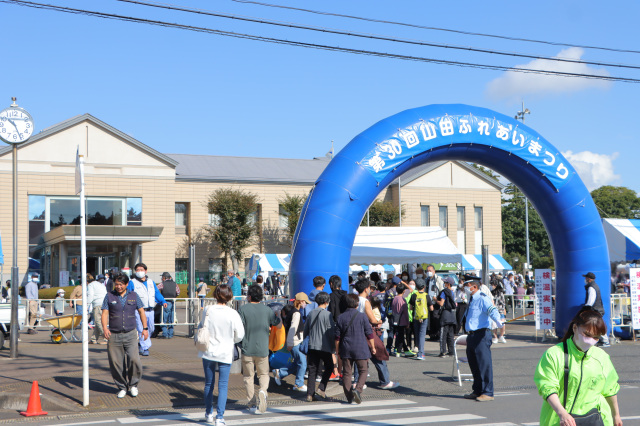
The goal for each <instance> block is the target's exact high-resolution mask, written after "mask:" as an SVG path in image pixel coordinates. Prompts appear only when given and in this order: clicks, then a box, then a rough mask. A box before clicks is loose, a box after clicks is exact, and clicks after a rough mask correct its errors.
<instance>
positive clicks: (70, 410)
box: [0, 323, 622, 423]
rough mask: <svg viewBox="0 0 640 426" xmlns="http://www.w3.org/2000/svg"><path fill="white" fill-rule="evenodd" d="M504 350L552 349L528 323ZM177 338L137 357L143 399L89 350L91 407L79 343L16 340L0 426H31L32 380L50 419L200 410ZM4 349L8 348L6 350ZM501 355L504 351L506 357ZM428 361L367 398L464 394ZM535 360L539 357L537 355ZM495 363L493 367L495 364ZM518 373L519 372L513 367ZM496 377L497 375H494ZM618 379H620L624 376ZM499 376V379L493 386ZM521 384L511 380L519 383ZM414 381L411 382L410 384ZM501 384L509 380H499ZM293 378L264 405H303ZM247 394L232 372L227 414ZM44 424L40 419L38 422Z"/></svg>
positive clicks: (191, 369) (5, 371) (3, 382)
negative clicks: (419, 372)
mask: <svg viewBox="0 0 640 426" xmlns="http://www.w3.org/2000/svg"><path fill="white" fill-rule="evenodd" d="M507 331H508V336H507V338H508V340H509V342H508V344H506V345H494V349H493V352H494V353H495V354H496V356H497V357H499V354H500V353H505V354H506V353H507V351H508V350H509V349H511V351H508V352H509V353H511V352H512V351H523V350H524V351H525V352H531V353H532V354H534V353H535V354H537V353H540V354H541V353H542V352H543V351H544V350H545V349H546V348H547V347H548V346H549V345H550V344H552V343H553V342H548V343H546V344H542V343H539V342H535V340H534V338H533V333H534V332H535V330H534V328H533V327H532V326H531V324H530V323H529V324H517V325H513V324H511V325H509V326H508V329H507ZM176 334H177V337H174V338H173V339H171V340H166V339H153V346H152V347H151V350H150V352H151V356H148V357H141V359H142V364H143V377H142V382H141V383H140V386H139V389H140V394H139V396H138V397H136V398H132V397H131V396H129V395H127V396H126V397H125V398H122V399H118V398H117V397H116V393H117V389H116V387H115V385H114V384H113V381H112V379H111V374H110V373H109V365H108V360H107V346H106V345H89V358H90V364H89V365H90V373H89V374H90V382H89V386H90V404H89V406H88V407H83V406H82V395H83V389H82V344H81V343H63V344H54V343H51V340H50V338H49V334H48V333H47V332H45V331H39V333H38V334H36V335H28V334H26V333H25V334H21V335H20V338H21V342H20V343H19V357H18V359H16V360H12V359H10V358H9V350H8V349H4V350H2V351H0V360H1V361H0V365H1V366H2V368H1V371H0V408H1V409H0V423H4V422H9V421H11V422H15V421H17V420H21V421H30V420H29V419H27V418H24V417H22V416H20V415H19V414H18V411H19V410H25V409H26V405H27V402H28V399H29V392H30V390H31V385H32V382H33V381H34V380H37V381H38V383H39V386H40V393H41V394H42V405H43V409H44V410H45V411H48V412H49V415H50V416H54V417H52V419H54V418H56V419H60V418H69V417H92V416H95V415H99V414H100V413H120V412H128V413H132V414H143V413H144V411H145V410H152V411H151V412H153V411H155V412H157V411H158V410H165V411H166V410H172V409H179V408H185V407H201V408H204V404H203V402H202V397H203V388H204V373H203V368H202V362H201V361H200V359H198V358H197V352H196V349H195V346H194V344H193V340H192V339H189V338H187V337H186V327H185V328H184V329H181V328H180V327H178V328H177V330H176ZM7 345H8V344H7ZM503 351H504V352H503ZM425 352H426V354H427V358H428V359H427V361H425V362H422V363H420V362H419V361H412V360H410V359H407V358H391V359H390V361H389V369H390V371H391V377H392V380H397V379H399V380H400V382H403V380H404V381H405V382H406V384H407V386H406V387H403V386H401V387H399V388H398V389H395V390H394V391H385V390H382V389H379V388H377V387H376V386H375V384H376V382H377V374H376V372H375V370H374V369H373V368H372V370H373V371H370V374H371V376H370V378H369V380H368V385H369V388H368V389H367V390H366V392H365V398H366V399H369V398H376V399H381V398H395V397H400V396H406V395H414V394H415V395H418V394H419V395H428V394H431V395H443V394H449V395H457V394H460V395H462V394H463V393H465V392H466V391H468V389H467V388H468V387H469V386H467V384H468V382H467V384H465V386H463V387H459V386H458V385H457V383H455V382H454V381H453V380H452V379H451V378H450V373H451V365H452V360H451V358H449V359H440V358H437V356H436V355H437V354H438V352H439V349H438V346H437V343H436V342H427V343H426V344H425ZM536 356H538V357H539V355H536ZM494 363H495V361H494ZM417 368H418V369H429V372H426V373H424V374H432V375H433V378H435V380H431V381H429V383H428V387H426V385H425V387H424V388H423V389H421V388H422V386H423V385H422V382H415V383H411V379H410V378H411V377H415V376H416V374H415V370H416V369H417ZM514 370H517V368H514ZM494 374H496V376H498V375H500V374H501V373H500V372H499V371H495V373H494ZM621 376H622V375H621ZM497 380H498V377H496V381H497ZM520 381H521V379H520V378H514V380H513V384H514V385H515V384H518V383H519V382H520ZM410 383H411V384H410ZM502 383H504V384H505V385H507V384H509V383H510V382H509V379H508V378H507V377H505V378H504V379H503V380H502ZM292 384H293V376H289V377H287V378H286V384H285V383H283V385H282V386H276V385H275V383H274V382H273V381H271V384H270V386H269V403H270V404H273V405H282V404H295V403H302V402H303V401H304V398H305V394H304V393H301V392H295V391H293V389H292V386H291V385H292ZM245 395H246V393H245V390H244V385H243V382H242V376H241V375H239V374H232V375H231V378H230V383H229V403H228V408H229V409H234V408H235V409H241V408H245V406H246V397H245ZM327 395H328V396H330V397H333V398H336V399H337V400H343V399H344V395H343V392H342V388H341V387H340V386H339V385H338V383H337V382H330V385H329V387H328V389H327ZM39 419H40V421H42V419H43V418H42V417H39Z"/></svg>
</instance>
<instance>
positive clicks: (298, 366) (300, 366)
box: [280, 345, 307, 387]
mask: <svg viewBox="0 0 640 426" xmlns="http://www.w3.org/2000/svg"><path fill="white" fill-rule="evenodd" d="M291 356H292V357H293V364H294V368H293V370H294V371H289V369H287V368H281V369H280V378H281V379H284V378H285V377H287V376H288V375H289V374H295V375H296V381H295V384H296V386H298V387H301V386H304V373H305V372H306V371H307V356H306V355H305V354H303V353H302V352H300V345H296V346H294V347H293V349H291Z"/></svg>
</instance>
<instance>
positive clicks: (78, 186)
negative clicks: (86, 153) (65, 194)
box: [76, 146, 84, 195]
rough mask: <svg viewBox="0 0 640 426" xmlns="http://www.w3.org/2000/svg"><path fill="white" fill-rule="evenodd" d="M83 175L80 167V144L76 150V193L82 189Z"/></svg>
mask: <svg viewBox="0 0 640 426" xmlns="http://www.w3.org/2000/svg"><path fill="white" fill-rule="evenodd" d="M83 177H84V176H82V170H81V169H80V146H78V150H77V151H76V195H78V194H79V193H80V191H82V181H83V180H84V179H83Z"/></svg>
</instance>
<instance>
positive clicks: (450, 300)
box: [436, 276, 456, 358]
mask: <svg viewBox="0 0 640 426" xmlns="http://www.w3.org/2000/svg"><path fill="white" fill-rule="evenodd" d="M454 283H455V280H454V278H453V277H451V276H449V277H447V278H446V279H445V280H444V289H443V290H442V291H441V292H440V294H439V295H438V297H437V299H436V303H437V304H438V306H441V308H442V309H441V311H440V355H439V356H440V358H445V357H447V356H451V355H453V335H454V334H455V328H456V302H455V298H454V296H453V292H452V291H451V287H452V286H453V284H454ZM447 347H448V349H449V350H448V351H447ZM445 351H447V352H445Z"/></svg>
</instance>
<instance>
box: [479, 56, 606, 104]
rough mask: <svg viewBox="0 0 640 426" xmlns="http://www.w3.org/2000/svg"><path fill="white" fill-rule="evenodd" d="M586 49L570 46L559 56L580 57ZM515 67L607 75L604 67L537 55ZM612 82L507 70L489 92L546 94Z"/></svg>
mask: <svg viewBox="0 0 640 426" xmlns="http://www.w3.org/2000/svg"><path fill="white" fill-rule="evenodd" d="M583 53H584V51H583V50H582V49H580V48H578V47H570V48H568V49H565V50H562V51H561V52H560V53H558V55H557V56H555V57H556V58H567V59H574V60H580V58H581V57H582V54H583ZM514 68H529V69H536V70H550V71H560V72H567V73H574V74H594V75H602V76H608V75H609V73H608V72H607V71H606V70H604V69H602V68H595V67H592V66H589V65H585V64H577V63H571V62H558V61H550V60H548V59H534V60H533V61H531V62H529V63H528V64H523V65H516V66H515V67H514ZM609 87H611V82H609V81H605V80H596V79H589V78H577V77H561V76H551V75H544V74H534V73H525V72H515V71H505V72H504V73H503V74H502V75H501V76H500V77H498V78H496V79H495V80H493V81H491V82H489V84H488V85H487V91H486V93H487V95H488V96H489V97H490V98H492V99H496V100H497V99H509V98H515V99H520V98H522V97H523V96H525V95H544V94H556V93H568V92H578V91H581V90H585V89H590V88H596V89H608V88H609Z"/></svg>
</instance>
